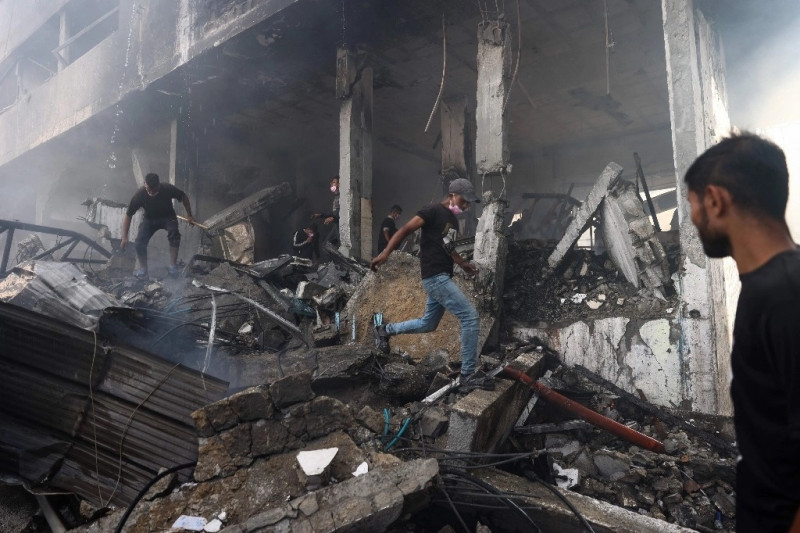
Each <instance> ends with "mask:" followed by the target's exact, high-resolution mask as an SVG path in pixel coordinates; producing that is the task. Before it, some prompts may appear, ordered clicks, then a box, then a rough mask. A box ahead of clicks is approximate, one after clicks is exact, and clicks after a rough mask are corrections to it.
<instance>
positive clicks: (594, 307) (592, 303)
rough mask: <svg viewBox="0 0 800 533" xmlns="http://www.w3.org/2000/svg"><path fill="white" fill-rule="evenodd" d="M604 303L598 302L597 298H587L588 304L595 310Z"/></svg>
mask: <svg viewBox="0 0 800 533" xmlns="http://www.w3.org/2000/svg"><path fill="white" fill-rule="evenodd" d="M602 305H603V302H598V301H597V300H586V306H587V307H588V308H589V309H591V310H593V311H594V310H595V309H600V306H602Z"/></svg>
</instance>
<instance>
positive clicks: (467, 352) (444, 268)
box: [370, 178, 494, 392]
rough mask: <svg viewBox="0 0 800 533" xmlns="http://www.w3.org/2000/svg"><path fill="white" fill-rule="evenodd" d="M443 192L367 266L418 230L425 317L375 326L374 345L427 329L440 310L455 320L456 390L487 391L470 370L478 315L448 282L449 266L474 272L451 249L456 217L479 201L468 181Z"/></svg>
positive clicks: (486, 382)
mask: <svg viewBox="0 0 800 533" xmlns="http://www.w3.org/2000/svg"><path fill="white" fill-rule="evenodd" d="M448 190H449V194H448V195H447V197H446V198H445V199H444V201H442V202H441V203H438V204H433V205H429V206H427V207H424V208H422V209H420V210H419V212H417V214H416V215H415V216H414V218H412V219H411V220H410V221H408V223H406V224H405V225H404V226H403V227H402V228H400V230H399V231H398V232H397V233H395V234H394V236H392V238H391V239H390V240H389V243H388V245H387V246H386V249H384V250H383V251H382V252H381V253H380V254H379V255H378V256H377V257H375V258H374V259H373V260H372V262H371V263H370V268H372V270H376V269H377V268H378V267H379V266H381V265H382V264H384V263H385V262H386V261H387V260H388V259H389V254H390V253H392V250H394V249H395V248H397V246H398V245H399V244H400V243H401V242H403V239H404V238H405V237H406V235H408V234H410V233H413V232H414V231H416V230H418V229H420V228H422V232H421V233H422V236H421V239H420V251H419V262H420V267H421V270H422V287H423V288H424V289H425V293H426V294H427V295H428V299H427V301H426V303H425V314H424V315H423V316H422V317H421V318H417V319H414V320H407V321H405V322H398V323H391V324H385V325H381V326H378V327H376V328H375V342H376V344H377V345H378V348H379V349H380V350H381V351H383V352H384V353H389V337H390V336H391V335H399V334H401V333H428V332H430V331H433V330H435V329H436V327H437V326H438V325H439V321H440V320H441V319H442V316H443V315H444V311H445V309H446V310H448V311H450V312H451V313H453V314H454V315H455V316H456V317H458V320H459V321H460V322H461V391H462V392H468V391H471V390H474V389H479V388H480V389H489V390H491V389H493V388H494V383H493V382H492V381H491V379H490V378H488V377H487V376H486V375H485V374H484V373H483V372H481V371H480V370H478V371H476V370H475V366H476V363H477V360H478V312H477V311H476V310H475V307H474V306H473V305H472V304H471V303H470V301H469V300H467V298H466V296H464V294H463V293H462V292H461V290H460V289H459V288H458V285H456V283H455V282H454V281H453V263H455V264H457V265H458V266H460V267H461V268H462V269H463V270H464V272H466V273H467V274H475V273H476V272H477V271H478V270H477V268H475V266H474V265H471V264H470V263H468V262H467V261H465V260H464V259H463V258H462V257H461V256H460V255H459V254H458V252H456V251H455V241H456V237H457V235H458V219H457V218H456V215H458V214H460V213H462V212H464V211H465V210H466V209H467V208H468V207H469V204H470V203H477V202H479V201H480V200H479V199H478V197H477V196H476V195H475V189H474V188H473V186H472V183H471V182H470V181H469V180H467V179H464V178H459V179H456V180H453V181H452V182H450V187H449V189H448Z"/></svg>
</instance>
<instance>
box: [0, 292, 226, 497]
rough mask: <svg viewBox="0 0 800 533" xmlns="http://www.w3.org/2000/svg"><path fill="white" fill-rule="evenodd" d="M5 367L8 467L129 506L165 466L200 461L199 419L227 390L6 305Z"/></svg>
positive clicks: (1, 337) (1, 368)
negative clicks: (204, 408)
mask: <svg viewBox="0 0 800 533" xmlns="http://www.w3.org/2000/svg"><path fill="white" fill-rule="evenodd" d="M0 373H2V374H1V375H2V376H3V378H2V379H3V383H2V386H0V424H1V425H0V427H2V429H0V454H2V455H3V460H0V470H3V471H4V472H5V473H9V474H13V475H16V476H19V477H22V478H24V479H26V480H27V481H28V482H29V483H31V484H32V485H33V486H39V487H44V488H51V489H58V490H68V491H72V492H75V493H76V494H79V495H80V496H82V497H84V498H86V499H88V500H89V501H91V502H92V503H94V504H95V505H101V504H102V505H105V504H108V503H112V504H117V505H127V504H128V503H130V501H131V500H132V498H133V497H134V496H135V495H136V493H137V492H138V491H139V490H140V489H141V488H142V487H143V486H144V484H145V483H146V482H147V481H148V480H149V479H150V478H152V477H153V476H154V475H155V474H156V473H157V472H158V470H159V469H160V468H165V467H166V468H168V467H171V466H175V465H178V464H181V463H186V462H190V461H193V460H195V459H196V457H197V436H196V434H195V431H194V427H193V424H192V421H191V418H190V416H189V415H190V413H191V412H192V411H194V410H195V409H198V408H199V407H201V406H203V405H206V404H207V403H210V402H213V401H216V400H218V399H220V398H221V397H222V396H223V395H224V394H225V392H226V390H227V383H225V382H223V381H220V380H218V379H216V378H213V377H211V376H201V374H200V373H199V372H197V371H195V370H192V369H189V368H187V367H184V366H181V365H176V364H174V363H171V362H169V361H165V360H163V359H161V358H159V357H156V356H154V355H152V354H149V353H147V352H144V351H141V350H138V349H134V348H131V347H128V346H121V345H116V344H114V343H112V342H111V341H109V340H108V339H106V338H104V337H102V336H100V335H96V334H95V333H93V332H92V331H87V330H85V329H82V328H79V327H76V326H73V325H70V324H66V323H64V322H60V321H58V320H56V319H53V318H50V317H46V316H44V315H41V314H39V313H36V312H33V311H30V310H27V309H22V308H19V307H16V306H14V305H10V304H5V303H0ZM90 381H91V387H90V386H89V383H90ZM90 389H91V394H90ZM95 436H96V437H95ZM98 470H99V476H98ZM45 474H46V475H45ZM188 474H189V472H184V473H183V474H182V476H183V477H184V479H185V478H186V476H187V475H188ZM44 479H47V481H46V482H45V481H43V480H44ZM98 487H99V488H98Z"/></svg>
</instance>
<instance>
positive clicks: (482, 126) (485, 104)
mask: <svg viewBox="0 0 800 533" xmlns="http://www.w3.org/2000/svg"><path fill="white" fill-rule="evenodd" d="M509 58H510V44H509V33H508V25H507V24H506V23H505V22H504V21H498V20H488V21H483V22H480V23H479V24H478V93H477V102H478V104H477V108H476V110H475V120H476V125H477V131H476V140H475V160H476V162H477V170H478V176H479V177H482V176H493V175H500V174H502V173H505V172H507V171H508V166H509V165H508V163H509V161H508V159H509V153H508V127H507V123H506V119H505V116H504V114H503V110H504V107H505V101H506V95H507V94H508V87H507V86H508V78H509V76H508V70H509Z"/></svg>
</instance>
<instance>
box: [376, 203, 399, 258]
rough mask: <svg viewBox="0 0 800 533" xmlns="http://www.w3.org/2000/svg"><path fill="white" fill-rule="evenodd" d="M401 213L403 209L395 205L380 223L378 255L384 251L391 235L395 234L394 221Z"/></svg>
mask: <svg viewBox="0 0 800 533" xmlns="http://www.w3.org/2000/svg"><path fill="white" fill-rule="evenodd" d="M402 213H403V208H402V207H400V206H399V205H396V204H395V205H393V206H392V208H391V209H390V210H389V215H388V216H387V217H386V218H384V219H383V222H381V231H380V233H379V234H378V253H381V252H382V251H384V250H385V249H386V245H387V244H389V240H390V239H391V238H392V235H394V234H395V233H397V226H396V225H395V221H396V220H397V219H398V218H400V215H401V214H402Z"/></svg>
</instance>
